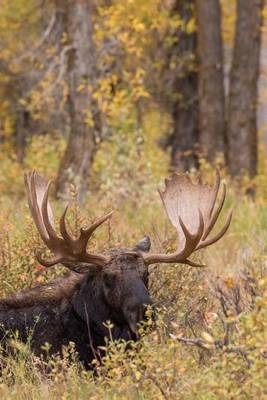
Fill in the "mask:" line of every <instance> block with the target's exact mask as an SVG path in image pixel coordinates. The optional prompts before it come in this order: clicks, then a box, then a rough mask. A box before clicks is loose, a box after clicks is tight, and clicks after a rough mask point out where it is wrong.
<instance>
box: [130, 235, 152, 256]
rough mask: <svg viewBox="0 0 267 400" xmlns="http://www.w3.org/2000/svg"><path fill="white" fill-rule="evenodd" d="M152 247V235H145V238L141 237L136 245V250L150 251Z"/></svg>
mask: <svg viewBox="0 0 267 400" xmlns="http://www.w3.org/2000/svg"><path fill="white" fill-rule="evenodd" d="M150 247H151V241H150V237H149V236H147V235H145V236H144V237H143V239H141V240H140V241H139V242H138V243H137V245H136V246H135V247H134V250H140V251H144V252H148V251H149V250H150Z"/></svg>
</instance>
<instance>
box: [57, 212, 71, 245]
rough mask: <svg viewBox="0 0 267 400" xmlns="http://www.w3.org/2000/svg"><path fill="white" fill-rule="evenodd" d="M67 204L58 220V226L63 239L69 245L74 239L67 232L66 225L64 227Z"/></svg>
mask: <svg viewBox="0 0 267 400" xmlns="http://www.w3.org/2000/svg"><path fill="white" fill-rule="evenodd" d="M68 208H69V205H68V204H67V205H66V207H65V210H64V211H63V214H62V215H61V218H60V222H59V228H60V233H61V235H62V237H63V239H64V240H65V241H66V242H67V243H68V244H69V245H71V244H72V243H73V242H74V239H73V238H72V237H71V236H70V234H69V233H68V230H67V227H66V215H67V211H68Z"/></svg>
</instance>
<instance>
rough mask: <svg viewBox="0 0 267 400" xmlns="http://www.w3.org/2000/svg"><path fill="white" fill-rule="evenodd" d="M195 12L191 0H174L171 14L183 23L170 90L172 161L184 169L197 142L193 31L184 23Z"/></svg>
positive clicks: (194, 164)
mask: <svg viewBox="0 0 267 400" xmlns="http://www.w3.org/2000/svg"><path fill="white" fill-rule="evenodd" d="M193 12H194V1H193V0H190V1H189V0H176V1H175V4H174V7H173V10H172V13H173V14H177V15H179V16H180V17H181V18H182V19H183V26H182V27H181V28H179V30H178V32H177V44H176V45H175V46H174V47H173V52H174V53H175V54H176V63H177V73H176V78H175V81H174V87H173V92H174V95H175V98H176V100H175V101H174V104H173V112H172V115H173V124H174V130H173V134H172V138H171V146H172V151H171V164H172V166H173V167H174V168H176V169H178V170H181V171H185V170H188V169H190V168H192V167H197V164H198V163H197V144H198V98H197V72H196V58H195V55H196V33H195V32H193V33H188V32H187V31H186V24H187V23H188V21H189V20H190V19H191V18H192V16H193Z"/></svg>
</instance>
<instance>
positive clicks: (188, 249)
mask: <svg viewBox="0 0 267 400" xmlns="http://www.w3.org/2000/svg"><path fill="white" fill-rule="evenodd" d="M198 212H199V225H198V230H197V232H196V233H194V234H192V233H190V232H189V230H188V229H187V227H186V226H185V224H184V223H183V221H182V219H181V217H179V223H180V225H181V228H182V230H183V232H184V235H185V246H184V249H183V250H182V251H181V253H180V254H179V257H181V258H182V259H183V258H187V257H188V256H190V255H191V254H192V252H193V251H194V249H195V248H196V246H197V244H198V243H199V241H200V239H201V237H202V235H203V231H204V220H203V215H202V213H201V211H200V210H198Z"/></svg>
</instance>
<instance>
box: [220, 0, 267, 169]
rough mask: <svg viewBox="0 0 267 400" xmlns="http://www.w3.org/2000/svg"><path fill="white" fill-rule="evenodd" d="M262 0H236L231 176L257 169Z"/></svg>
mask: <svg viewBox="0 0 267 400" xmlns="http://www.w3.org/2000/svg"><path fill="white" fill-rule="evenodd" d="M263 5H264V0H246V1H242V0H238V1H237V22H236V33H235V44H234V55H233V62H232V69H231V75H230V93H229V109H228V129H227V137H228V146H229V147H228V160H229V161H228V163H229V171H230V173H231V175H232V176H236V175H239V174H241V173H248V174H249V175H250V176H251V177H253V176H255V174H256V172H257V98H258V90H257V86H258V85H257V84H258V77H259V58H260V44H261V24H262V9H263Z"/></svg>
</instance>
